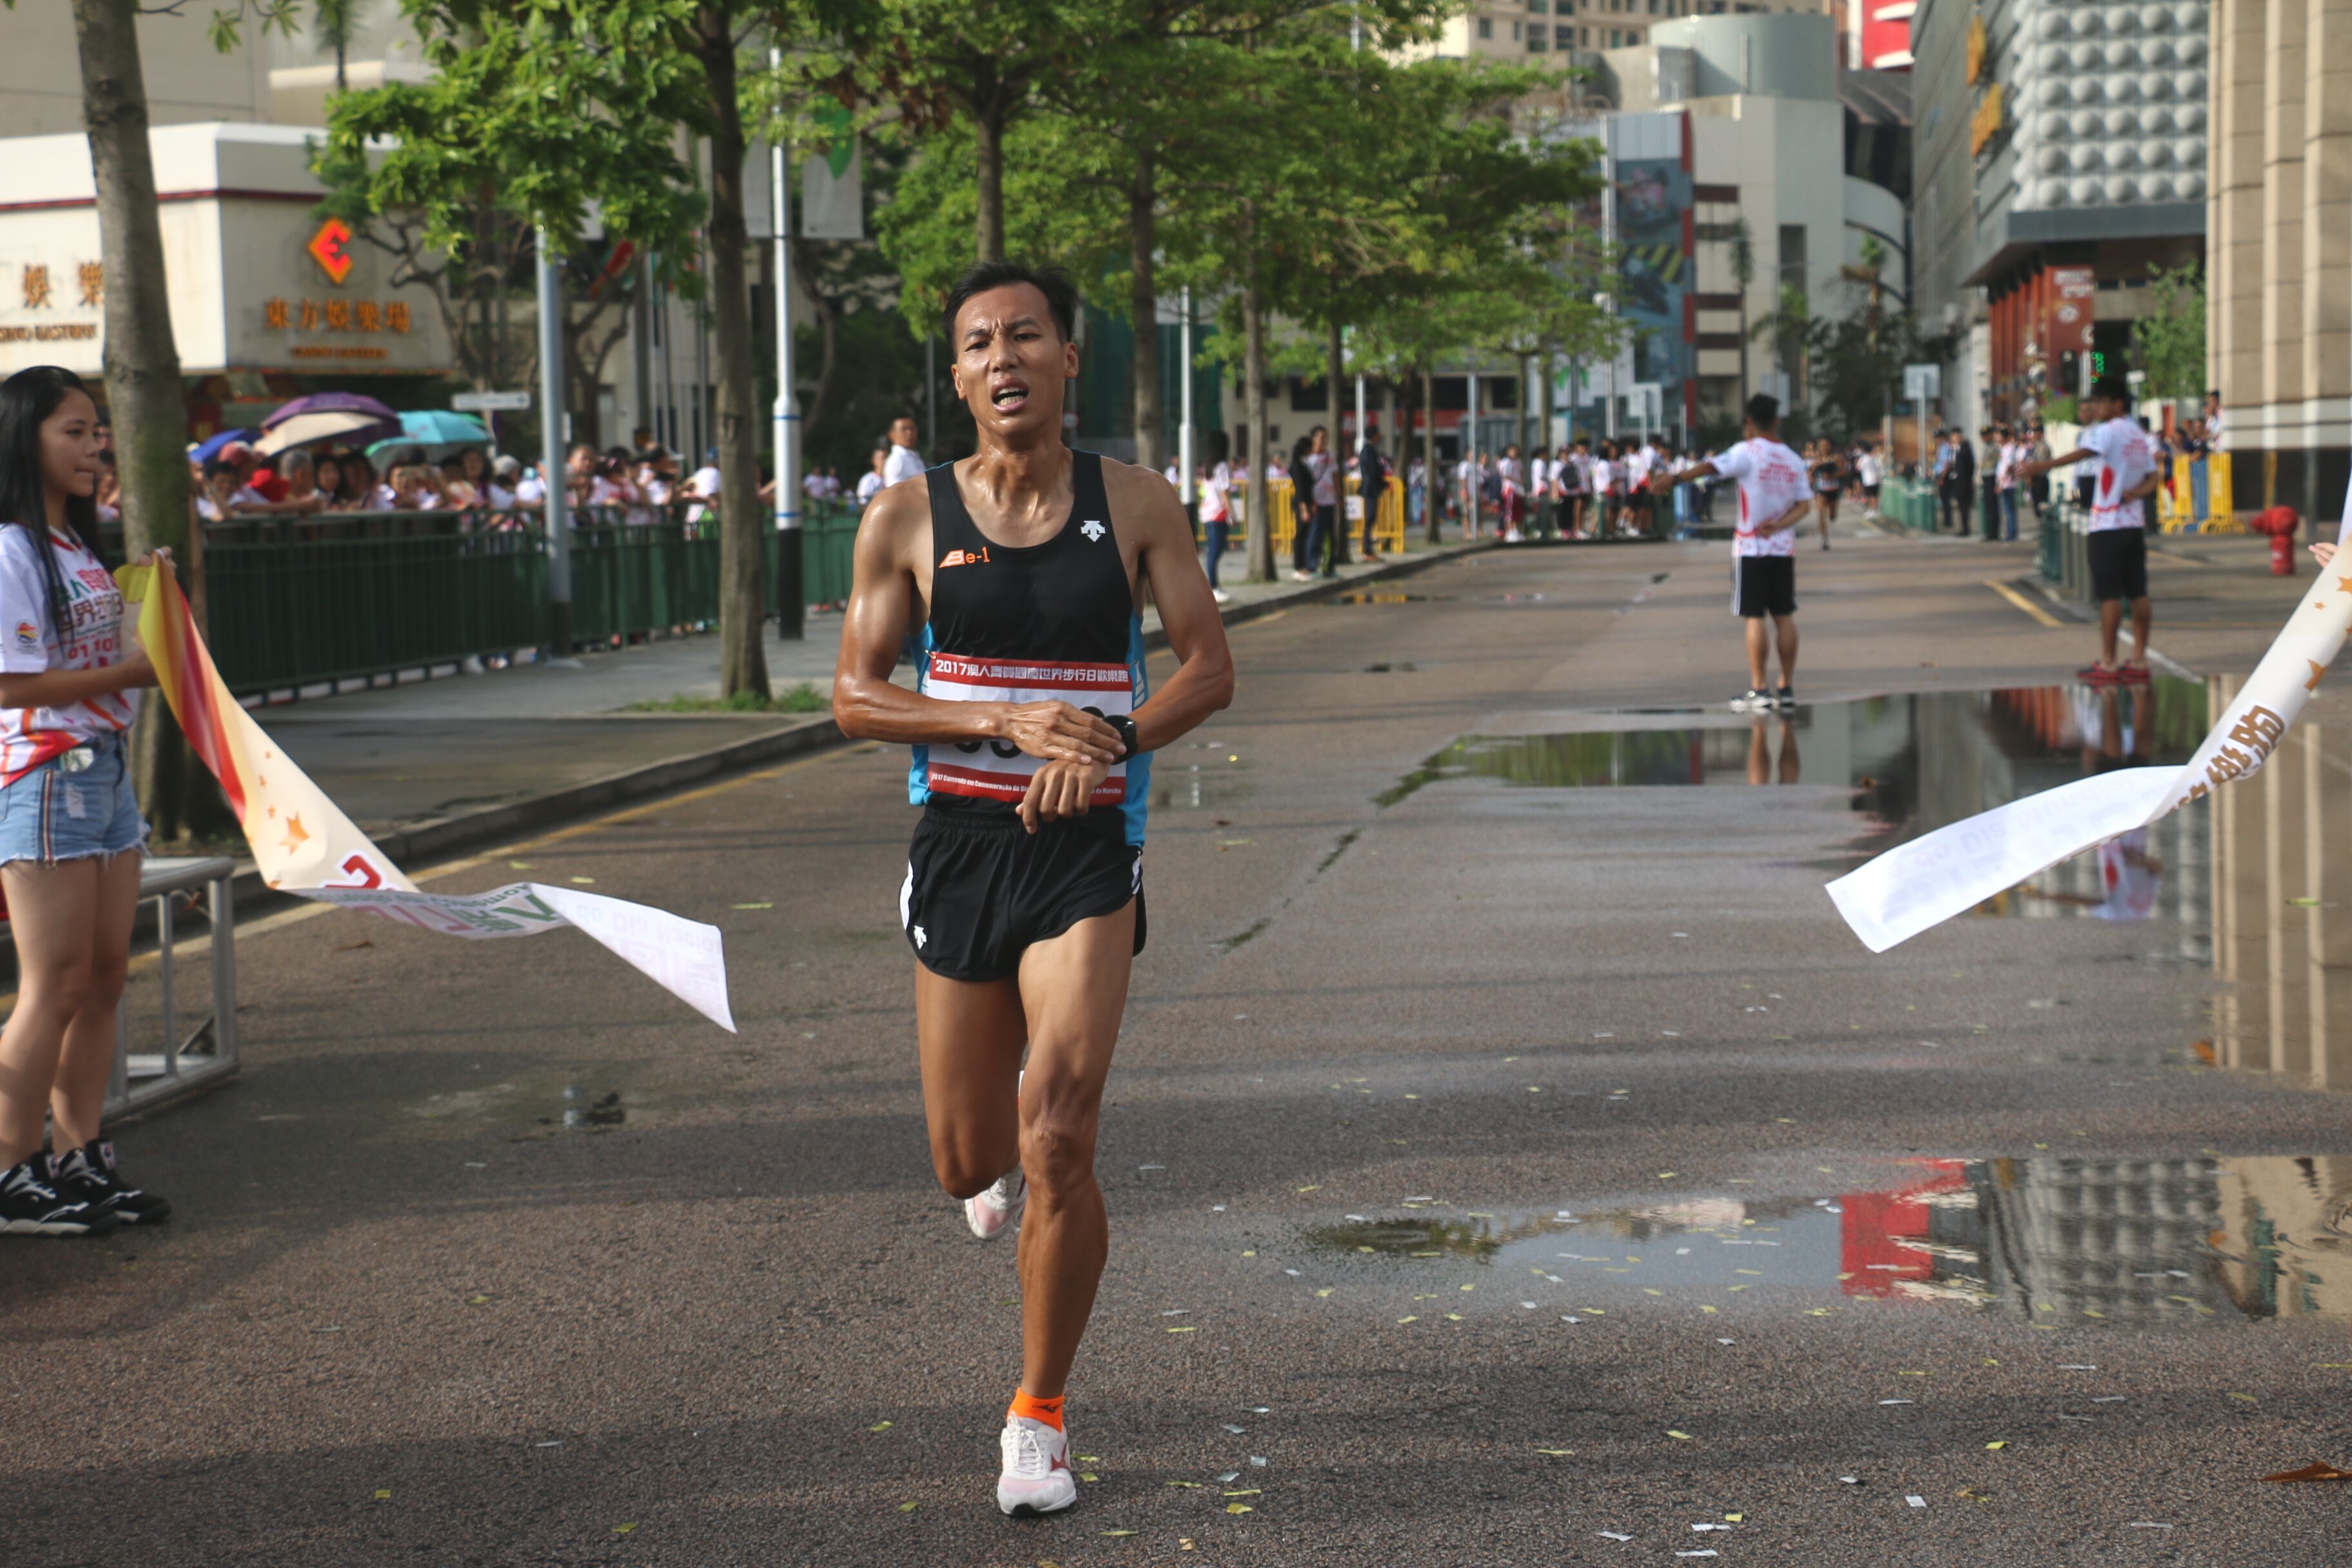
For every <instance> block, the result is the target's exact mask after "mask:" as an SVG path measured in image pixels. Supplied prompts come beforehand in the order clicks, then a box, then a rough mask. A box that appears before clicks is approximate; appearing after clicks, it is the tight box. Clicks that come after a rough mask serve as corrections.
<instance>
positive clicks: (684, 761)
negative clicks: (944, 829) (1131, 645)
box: [232, 540, 1500, 918]
mask: <svg viewBox="0 0 2352 1568" xmlns="http://www.w3.org/2000/svg"><path fill="white" fill-rule="evenodd" d="M1499 547H1500V546H1499V542H1497V541H1495V540H1477V541H1474V542H1470V543H1468V544H1456V545H1454V546H1451V547H1447V546H1443V545H1441V546H1439V547H1438V548H1437V549H1435V550H1432V551H1429V552H1425V553H1423V554H1422V555H1419V556H1406V557H1404V558H1402V559H1401V560H1393V561H1390V562H1387V563H1383V564H1381V565H1380V566H1377V567H1375V568H1373V569H1372V570H1371V571H1369V572H1360V573H1357V574H1355V575H1353V576H1349V577H1336V578H1332V579H1330V580H1328V581H1318V582H1316V583H1312V584H1298V585H1297V587H1295V588H1294V589H1293V590H1292V591H1290V592H1286V593H1282V594H1276V595H1270V596H1268V597H1266V598H1264V599H1259V600H1256V601H1255V602H1253V603H1251V604H1247V605H1227V606H1225V608H1224V609H1223V611H1222V612H1221V614H1220V616H1219V618H1220V619H1221V620H1222V621H1223V623H1224V624H1225V625H1226V626H1239V625H1242V624H1243V623H1244V622H1248V621H1255V620H1262V619H1264V618H1265V617H1266V616H1271V615H1274V614H1276V612H1278V611H1282V610H1286V609H1288V608H1290V607H1291V606H1292V605H1305V604H1312V603H1313V602H1315V601H1316V600H1318V599H1326V598H1330V597H1333V596H1335V595H1339V594H1343V593H1346V592H1348V591H1349V589H1351V588H1353V587H1355V586H1356V585H1357V584H1362V583H1377V582H1381V581H1382V580H1384V579H1388V578H1393V577H1405V576H1410V575H1412V574H1414V573H1417V572H1422V571H1425V570H1427V569H1428V568H1430V567H1432V566H1434V565H1436V564H1438V563H1440V562H1444V561H1456V560H1460V559H1461V558H1462V557H1464V556H1465V555H1476V554H1480V553H1483V552H1486V551H1489V550H1494V549H1497V548H1499ZM1143 646H1144V647H1146V648H1150V649H1158V648H1163V647H1167V646H1168V634H1167V632H1166V631H1164V630H1161V629H1159V628H1154V629H1153V630H1152V631H1150V632H1148V633H1146V634H1145V636H1144V639H1143ZM849 743H850V741H849V737H848V736H846V735H844V734H843V733H842V732H841V730H840V727H839V726H838V725H836V724H835V722H834V721H833V717H832V715H831V714H829V713H828V714H812V715H810V716H809V718H807V719H806V720H805V721H802V722H800V723H797V724H793V725H789V726H787V727H785V728H783V729H781V730H770V731H765V732H764V733H761V734H758V735H754V736H751V737H750V738H749V739H747V740H741V741H731V742H728V743H727V744H726V745H723V746H715V747H712V748H710V749H709V750H706V751H700V752H685V753H683V754H681V755H679V756H675V757H669V758H667V759H665V760H663V761H661V762H658V763H646V765H644V766H643V767H636V768H629V769H626V770H625V771H623V772H621V773H608V774H606V775H605V776H604V777H603V778H598V779H590V780H589V781H587V782H586V783H585V784H572V785H569V786H567V787H566V788H563V789H556V790H549V791H547V792H546V793H545V794H543V795H525V796H524V797H522V798H521V799H520V800H511V801H508V802H507V803H506V804H504V805H494V806H488V807H485V808H484V809H482V810H480V811H470V812H464V813H461V814H459V815H457V816H444V817H437V818H435V819H434V820H432V821H429V822H421V823H418V824H416V825H415V826H412V827H404V828H400V829H397V830H395V831H393V832H389V833H383V834H376V835H371V837H373V838H374V839H375V842H376V844H377V846H378V847H380V848H382V849H383V852H384V854H385V855H386V856H388V857H389V858H391V859H392V861H393V862H394V864H395V865H398V866H401V867H402V868H404V869H407V870H411V871H414V870H415V869H418V868H429V866H430V865H431V864H432V862H434V861H436V860H441V859H446V858H451V857H454V856H456V855H458V854H460V853H462V852H464V851H467V850H470V849H479V848H481V847H484V846H486V845H488V844H492V843H496V842H498V841H500V840H503V839H509V838H512V837H517V836H519V835H522V834H528V833H530V832H532V831H534V830H536V829H538V828H542V827H547V826H552V825H554V824H556V823H559V822H562V821H565V820H567V819H569V818H572V817H578V816H587V815H588V814H590V813H591V812H594V811H599V810H602V809H604V808H606V807H609V806H615V805H623V804H625V803H626V802H629V801H633V800H641V799H644V798H646V796H648V795H660V794H663V793H665V792H667V791H668V790H673V789H677V788H678V787H680V786H682V785H685V784H694V783H697V782H698V781H700V780H703V779H707V778H710V777H712V776H714V775H716V774H720V773H735V772H739V771H740V770H742V769H745V768H751V767H756V766H758V765H759V764H761V763H772V762H775V761H777V760H778V759H780V758H784V757H794V756H801V755H804V754H806V753H809V752H821V751H829V750H831V749H832V748H834V747H835V746H844V745H847V744H849ZM240 858H242V857H240ZM411 862H415V863H416V864H415V865H412V864H411ZM232 897H233V898H234V900H235V901H236V912H237V914H238V916H239V917H240V918H243V917H246V916H248V915H252V914H256V913H260V912H263V911H266V910H273V909H278V908H288V907H291V906H292V905H294V904H296V903H299V902H300V901H301V900H298V899H297V898H296V897H295V896H294V895H293V894H291V893H281V892H278V891H277V890H276V889H272V888H270V887H268V885H266V884H265V883H264V882H263V881H262V879H261V873H260V872H259V871H258V870H257V869H256V868H254V867H252V866H251V865H249V864H248V865H247V866H245V867H243V868H241V869H240V870H239V871H238V872H237V874H236V880H235V882H234V883H233V885H232Z"/></svg>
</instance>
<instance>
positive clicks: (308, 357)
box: [0, 124, 453, 377]
mask: <svg viewBox="0 0 2352 1568" xmlns="http://www.w3.org/2000/svg"><path fill="white" fill-rule="evenodd" d="M318 134H319V132H316V131H312V130H308V129H305V128H303V127H299V126H281V125H246V124H210V125H170V126H162V127H158V128H157V129H156V130H155V131H153V132H152V133H151V138H152V141H151V144H152V148H153V152H154V158H155V184H156V190H157V192H158V193H159V198H160V212H161V217H162V225H163V266H164V272H165V285H166V288H167V289H168V290H169V293H170V297H171V307H172V331H173V337H174V338H175V339H176V341H177V343H178V346H179V351H180V365H181V370H182V373H183V374H185V375H187V376H189V377H198V376H205V375H211V374H221V373H235V372H269V371H289V372H300V373H306V374H313V375H315V374H320V373H333V374H338V375H361V374H446V372H447V371H448V370H449V368H450V365H451V363H452V358H453V356H452V354H451V352H450V346H449V342H448V337H447V334H446V332H445V331H443V329H442V326H441V319H440V316H439V314H438V312H437V311H436V309H435V307H434V303H433V299H432V295H431V294H430V292H429V291H428V290H426V289H425V288H424V287H423V286H421V285H415V284H412V285H408V286H405V287H403V288H397V289H395V288H393V287H391V286H390V285H389V283H388V282H387V281H386V279H387V277H388V275H389V273H390V271H391V268H392V263H391V261H390V258H386V257H384V256H383V255H381V254H379V253H378V252H376V251H374V250H373V249H372V248H371V247H368V246H367V245H365V244H364V243H362V241H361V240H360V238H359V237H357V236H355V235H354V234H352V231H351V229H350V228H349V227H348V226H345V225H344V224H343V223H342V222H341V221H340V220H338V219H332V218H329V219H325V220H321V219H320V217H319V216H318V212H317V205H318V202H319V199H320V195H321V192H320V185H319V183H318V180H317V179H316V177H314V176H313V175H312V174H310V145H309V144H310V142H311V141H312V140H314V139H315V138H316V137H317V136H318ZM104 310H105V274H104V269H103V268H101V267H100V249H99V237H98V212H97V208H96V206H95V205H94V193H93V190H92V186H91V178H90V170H89V148H88V145H87V143H86V142H84V140H83V139H82V138H81V137H79V136H72V135H68V136H36V137H25V138H20V139H18V140H16V141H13V142H0V375H6V374H10V373H13V372H15V371H17V370H20V369H22V368H24V367H25V366H26V365H31V364H62V365H64V366H66V367H67V368H68V369H70V370H75V371H79V372H81V373H84V374H97V373H98V371H99V369H100V355H101V353H102V351H103V349H104V346H105V345H104V333H105V321H104Z"/></svg>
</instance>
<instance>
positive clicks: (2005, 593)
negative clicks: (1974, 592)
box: [1985, 577, 2066, 626]
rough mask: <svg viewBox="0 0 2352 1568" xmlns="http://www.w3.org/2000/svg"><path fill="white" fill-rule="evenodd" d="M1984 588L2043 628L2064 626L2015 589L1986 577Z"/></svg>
mask: <svg viewBox="0 0 2352 1568" xmlns="http://www.w3.org/2000/svg"><path fill="white" fill-rule="evenodd" d="M1985 586H1986V587H1988V588H1990V589H1991V590H1992V591H1993V592H1994V593H1996V594H1999V595H2000V596H2001V597H2002V598H2004V599H2007V600H2008V601H2009V602H2010V603H2011V604H2012V605H2016V606H2017V607H2018V608H2019V609H2021V610H2023V611H2024V612H2025V613H2026V614H2027V615H2029V616H2032V617H2033V618H2034V619H2035V620H2037V621H2040V622H2041V623H2042V625H2043V626H2064V625H2065V624H2066V623H2065V622H2063V621H2062V620H2060V619H2059V618H2058V617H2057V616H2053V615H2052V614H2051V613H2050V612H2049V611H2047V610H2045V609H2043V608H2042V606H2041V605H2037V604H2035V603H2034V602H2033V601H2032V600H2031V599H2029V598H2027V597H2026V596H2025V595H2022V594H2021V593H2019V592H2018V591H2017V590H2016V589H2014V588H2012V587H2011V586H2010V585H2009V584H2006V583H2003V582H2000V581H1997V580H1996V579H1994V578H1991V577H1988V578H1986V579H1985Z"/></svg>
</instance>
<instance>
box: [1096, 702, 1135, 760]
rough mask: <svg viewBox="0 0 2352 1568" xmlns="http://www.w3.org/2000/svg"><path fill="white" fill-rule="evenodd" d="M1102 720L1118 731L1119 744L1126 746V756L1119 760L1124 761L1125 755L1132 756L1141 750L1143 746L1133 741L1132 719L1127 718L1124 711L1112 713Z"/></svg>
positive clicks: (1133, 725) (1133, 724)
mask: <svg viewBox="0 0 2352 1568" xmlns="http://www.w3.org/2000/svg"><path fill="white" fill-rule="evenodd" d="M1103 722H1104V723H1106V724H1108V725H1109V726H1110V727H1111V728H1112V729H1114V730H1116V731H1118V740H1119V744H1121V745H1123V746H1125V747H1126V748H1127V752H1126V756H1123V757H1121V758H1120V759H1119V760H1120V761H1121V762H1124V761H1126V760H1127V757H1131V756H1134V755H1135V754H1136V753H1137V752H1140V751H1142V750H1143V748H1142V747H1141V746H1139V745H1138V744H1136V742H1135V721H1134V720H1132V719H1130V718H1129V717H1128V716H1127V715H1126V714H1124V713H1114V714H1112V715H1111V716H1110V717H1109V718H1108V719H1106V720H1104V721H1103Z"/></svg>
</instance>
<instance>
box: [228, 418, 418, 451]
mask: <svg viewBox="0 0 2352 1568" xmlns="http://www.w3.org/2000/svg"><path fill="white" fill-rule="evenodd" d="M273 417H274V416H273ZM392 428H394V426H393V425H392V422H391V421H389V420H385V419H379V418H377V417H376V416H374V415H373V414H368V413H364V412H362V411H361V410H359V409H356V408H352V409H332V408H328V409H320V410H318V411H316V412H314V413H310V414H297V415H295V416H293V417H292V418H291V419H281V420H278V422H277V423H276V424H274V425H272V426H269V428H268V429H267V430H266V431H264V432H263V434H262V437H261V439H260V440H258V441H256V442H255V443H254V444H253V449H254V450H255V451H257V452H260V453H264V454H268V453H271V452H283V451H285V450H286V449H287V448H288V447H307V446H309V445H310V444H311V443H312V442H314V441H332V440H335V439H338V438H341V440H342V441H343V442H344V444H345V445H349V446H356V445H360V444H362V443H365V442H369V441H373V440H377V439H379V438H381V437H383V436H384V435H385V434H386V433H387V432H388V431H390V430H391V429H392Z"/></svg>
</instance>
